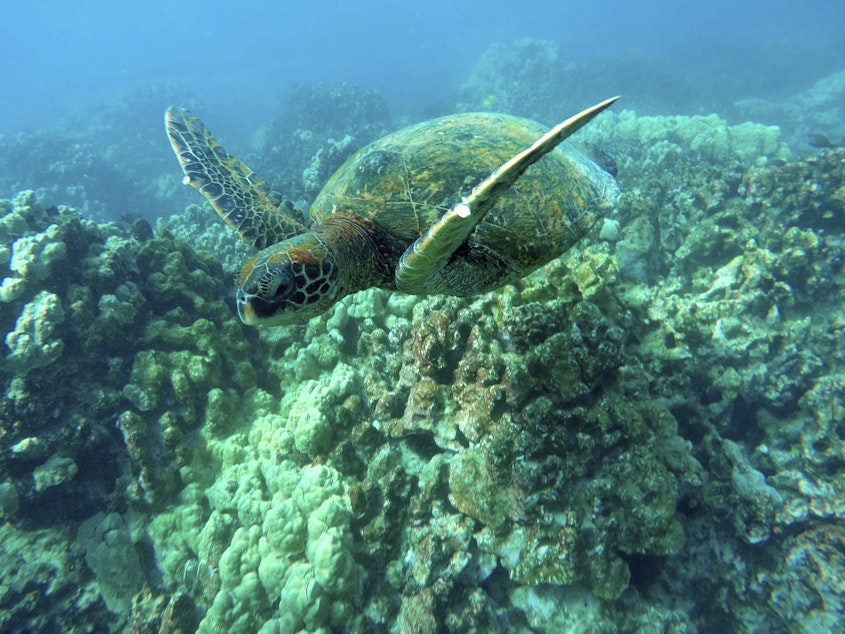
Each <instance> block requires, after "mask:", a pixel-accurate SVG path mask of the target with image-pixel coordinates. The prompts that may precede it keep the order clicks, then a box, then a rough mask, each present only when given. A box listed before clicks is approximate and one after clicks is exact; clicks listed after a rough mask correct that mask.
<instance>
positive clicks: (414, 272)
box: [395, 97, 619, 293]
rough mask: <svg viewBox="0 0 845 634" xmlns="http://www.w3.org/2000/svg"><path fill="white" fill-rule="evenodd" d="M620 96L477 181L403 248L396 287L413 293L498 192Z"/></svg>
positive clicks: (581, 114)
mask: <svg viewBox="0 0 845 634" xmlns="http://www.w3.org/2000/svg"><path fill="white" fill-rule="evenodd" d="M617 99H619V97H611V98H610V99H606V100H605V101H602V102H601V103H598V104H596V105H595V106H593V107H591V108H587V109H586V110H583V111H582V112H579V113H578V114H576V115H575V116H573V117H570V118H569V119H567V120H566V121H564V122H563V123H559V124H558V125H556V126H555V127H553V128H552V129H551V130H549V131H548V132H546V133H545V134H544V135H543V136H541V137H540V138H539V139H537V140H536V141H535V142H534V143H532V144H531V146H530V147H528V148H527V149H525V150H523V151H522V152H520V153H519V154H517V155H516V156H514V157H513V158H512V159H510V160H509V161H507V162H506V163H505V164H504V165H502V166H500V167H499V168H498V169H497V170H495V171H494V172H493V173H492V174H490V176H488V177H487V178H486V179H484V180H483V181H481V182H480V183H479V184H478V185H476V186H475V187H474V188H473V190H472V193H470V195H469V196H466V197H464V199H463V200H461V202H459V203H457V204H456V205H454V206H453V207H452V208H451V209H450V210H449V211H447V212H446V213H445V214H443V216H441V217H440V219H439V220H438V221H437V222H435V223H434V224H433V225H431V227H429V228H428V230H427V231H426V232H425V233H424V234H422V235H421V236H420V237H419V238H417V240H416V241H415V242H414V243H413V244H412V245H411V246H410V247H408V249H407V250H406V251H405V253H404V254H403V255H402V257H401V258H400V259H399V264H398V265H397V267H396V277H395V279H396V288H397V289H399V290H400V291H404V292H406V293H416V292H419V291H420V289H424V288H426V283H427V282H428V281H429V280H430V279H431V278H432V277H434V276H435V275H436V274H437V273H438V272H439V271H440V269H441V268H442V267H443V266H445V265H446V263H447V262H448V261H449V258H450V257H451V256H452V254H453V253H454V252H455V250H456V249H457V248H458V247H459V246H461V244H463V243H464V241H465V240H466V239H467V237H468V236H469V235H470V234H471V233H472V231H473V230H474V229H475V228H476V227H477V226H478V223H480V222H481V221H482V220H483V219H484V216H485V214H486V213H487V212H488V211H489V210H490V209H492V207H493V205H495V204H496V201H497V200H498V198H499V196H501V195H502V193H503V192H504V191H506V190H507V189H508V188H509V187H510V186H511V185H513V184H514V183H515V182H516V181H517V179H518V178H519V177H520V176H522V174H523V173H524V172H525V170H527V169H528V168H529V167H531V166H532V165H533V164H534V163H536V162H537V161H538V160H540V159H541V158H542V157H543V156H544V155H546V154H548V153H549V152H551V151H552V150H553V149H555V148H556V147H557V146H558V145H559V144H560V143H561V142H562V141H563V140H564V139H566V138H567V137H569V136H571V135H572V134H574V133H575V132H577V131H578V130H580V129H581V128H583V127H584V126H585V125H587V124H588V123H589V122H590V121H592V120H593V119H594V118H595V117H596V116H597V115H598V114H599V113H600V112H602V111H603V110H604V109H605V108H607V107H608V106H610V105H611V104H612V103H613V102H614V101H616V100H617Z"/></svg>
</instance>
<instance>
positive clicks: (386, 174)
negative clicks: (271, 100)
mask: <svg viewBox="0 0 845 634" xmlns="http://www.w3.org/2000/svg"><path fill="white" fill-rule="evenodd" d="M545 131H546V129H545V128H544V127H543V126H541V125H540V124H538V123H536V122H534V121H529V120H527V119H520V118H518V117H512V116H509V115H503V114H493V113H466V114H459V115H452V116H447V117H442V118H439V119H434V120H431V121H426V122H423V123H419V124H417V125H413V126H411V127H408V128H405V129H402V130H399V131H397V132H394V133H392V134H390V135H388V136H385V137H383V138H381V139H379V140H377V141H375V142H374V143H372V144H370V145H368V146H367V147H365V148H363V149H361V150H359V151H358V152H357V153H355V154H354V155H353V156H352V157H350V158H349V159H348V160H347V161H346V163H344V165H343V166H341V168H340V169H339V170H338V171H337V172H336V173H335V174H334V175H333V176H332V177H331V179H329V181H328V182H327V183H326V185H325V187H324V188H323V190H322V191H321V192H320V194H319V195H318V196H317V199H316V200H315V201H314V204H313V205H312V207H311V210H310V214H311V218H312V219H313V220H314V221H315V222H317V223H319V222H322V221H323V220H325V218H326V217H327V216H329V215H330V214H332V213H338V212H349V211H351V212H354V213H356V214H358V215H360V216H362V217H364V218H366V219H368V220H369V221H370V222H371V223H372V229H373V235H374V236H375V239H376V243H377V244H376V246H377V248H379V249H380V251H381V254H382V257H383V258H384V259H385V260H386V261H387V262H388V263H390V264H392V265H394V266H395V263H396V261H397V260H398V258H399V257H400V256H401V254H402V253H403V252H404V251H405V249H406V248H408V246H410V245H411V244H412V243H413V242H414V241H415V240H416V239H417V238H419V237H420V235H421V234H422V233H423V232H424V231H425V230H426V229H428V227H430V226H431V225H432V224H433V223H434V222H435V221H436V220H437V219H438V218H440V216H442V215H443V213H445V212H446V211H448V210H449V208H451V207H452V206H453V205H454V204H455V203H457V202H459V201H460V200H461V198H462V197H463V196H465V195H467V194H469V193H470V192H471V191H472V188H473V187H474V186H475V185H477V184H478V183H479V182H481V181H482V180H483V179H484V178H486V177H487V176H489V175H490V173H491V172H492V171H493V170H495V169H496V168H498V167H499V166H500V165H502V164H503V163H505V162H506V161H507V160H509V159H510V158H511V157H513V156H514V155H515V154H517V153H518V152H520V151H522V150H524V149H525V148H526V147H528V146H529V145H530V144H531V143H533V142H534V141H535V140H536V139H537V138H539V137H540V136H541V135H542V134H543V133H544V132H545ZM617 193H618V189H617V186H616V182H615V181H614V179H613V177H612V176H610V174H608V173H606V172H604V171H603V170H602V169H601V168H599V167H598V166H597V165H596V164H595V163H593V162H592V161H590V160H589V159H587V158H586V157H585V156H583V155H582V154H581V153H580V152H578V151H577V150H575V149H574V148H572V147H571V146H569V145H567V144H561V145H560V146H558V147H557V148H555V149H554V150H553V151H552V152H550V153H549V154H547V155H546V156H544V157H543V158H542V159H540V160H539V161H538V162H537V163H535V164H534V165H532V166H531V167H529V168H528V170H527V171H526V172H525V173H524V174H523V175H522V176H521V177H520V178H519V180H517V182H516V183H515V184H514V185H513V186H512V187H510V188H509V189H508V190H507V191H505V192H504V193H503V194H502V195H501V197H500V198H499V200H498V201H497V202H496V204H495V206H494V207H493V208H492V209H491V210H490V211H489V212H488V213H487V215H486V216H485V218H484V220H483V221H482V222H481V223H480V224H479V225H478V227H476V228H475V230H474V231H473V233H472V234H470V236H469V238H468V240H467V244H466V245H464V248H461V249H458V250H457V251H456V252H455V255H454V256H453V258H452V261H450V263H449V264H448V265H447V267H446V268H447V269H451V273H450V271H446V277H448V278H449V279H450V284H451V285H452V288H449V289H447V292H448V291H451V294H457V295H465V294H472V293H478V292H483V291H485V290H489V289H491V288H495V287H496V286H499V285H501V284H503V283H506V282H509V281H512V280H514V279H517V278H519V277H522V276H523V275H527V274H528V273H530V272H531V271H533V270H535V269H537V268H538V267H540V266H542V265H543V264H545V263H546V262H549V261H550V260H552V259H554V258H556V257H557V256H559V255H560V254H561V253H563V252H564V251H566V250H567V249H568V248H569V247H571V246H572V245H573V244H574V243H575V242H577V241H578V240H579V239H580V238H581V237H582V236H583V235H584V234H585V233H586V232H587V231H588V230H589V228H590V227H591V226H592V225H593V223H594V222H595V221H596V220H597V219H599V218H601V217H602V216H604V215H606V214H607V213H608V212H609V211H610V209H611V208H612V205H613V203H614V201H615V198H616V195H617ZM456 286H457V287H456Z"/></svg>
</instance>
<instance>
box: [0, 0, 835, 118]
mask: <svg viewBox="0 0 845 634" xmlns="http://www.w3.org/2000/svg"><path fill="white" fill-rule="evenodd" d="M844 18H845V8H843V7H842V5H841V3H838V2H823V1H814V2H813V1H808V2H797V3H796V2H788V1H786V0H778V1H775V2H762V1H761V2H757V1H754V2H745V3H736V2H729V1H726V0H719V1H716V2H702V3H691V2H687V3H681V2H673V1H671V0H662V1H656V0H648V1H640V2H614V1H612V0H599V1H596V2H589V3H578V2H568V1H562V2H551V1H538V2H528V3H525V4H524V5H514V4H513V3H512V2H505V1H502V0H494V1H490V2H475V1H470V0H458V1H457V2H443V3H437V2H426V3H410V2H392V1H388V0H384V1H369V2H358V3H336V2H331V1H329V0H290V1H286V2H245V3H242V4H239V5H238V6H237V8H235V7H233V6H232V4H231V3H229V2H221V1H217V0H214V1H210V2H200V1H196V2H189V1H183V0H182V1H175V2H165V1H163V0H151V1H149V2H142V3H107V2H99V1H97V0H83V1H81V2H75V3H72V4H67V3H60V2H50V1H48V0H39V1H36V2H28V3H23V2H19V3H12V2H9V3H6V4H5V6H4V8H3V21H2V24H0V36H2V40H3V43H4V61H3V64H2V66H0V80H2V85H3V86H5V87H6V91H7V97H6V98H4V99H3V101H2V104H0V132H1V133H4V134H13V133H15V132H18V131H22V130H32V129H41V128H45V127H49V126H50V125H51V124H53V123H56V121H57V120H59V121H60V120H61V119H62V117H63V116H64V115H66V114H67V113H68V112H69V111H72V110H73V109H75V108H78V107H80V106H83V105H89V104H92V103H97V102H98V101H102V100H108V99H111V98H115V97H116V96H117V95H118V94H119V93H120V92H121V91H126V90H130V89H133V88H138V87H141V86H145V85H149V84H158V83H162V82H172V83H173V84H175V85H176V86H177V87H179V88H181V89H184V90H185V91H186V92H188V91H190V92H191V94H196V95H197V97H198V98H199V99H201V100H202V102H203V103H204V104H206V105H207V107H208V108H209V110H213V111H214V112H216V113H219V116H221V118H222V117H227V118H229V119H231V120H232V123H233V124H235V125H236V126H237V125H238V124H237V122H241V124H240V125H242V126H243V127H244V128H246V129H247V130H248V129H249V122H250V121H260V120H261V119H262V118H264V117H266V116H268V115H269V114H270V113H271V112H272V109H273V107H274V105H275V104H276V103H277V102H278V99H279V98H280V97H281V96H282V95H284V94H285V93H286V92H287V91H289V90H290V88H291V87H292V86H294V85H296V84H314V83H320V82H329V81H356V82H360V83H362V84H363V85H365V86H367V87H370V88H373V89H376V90H378V91H380V92H381V93H382V94H384V95H385V97H386V98H387V100H388V102H389V103H390V104H391V106H392V107H393V108H394V109H395V110H396V111H410V112H416V111H418V110H419V109H420V107H421V106H422V105H423V104H426V103H430V102H438V101H442V100H448V99H449V98H450V97H451V96H452V93H454V91H455V90H456V89H457V88H458V86H459V85H460V83H461V82H462V81H463V80H464V79H465V77H466V76H467V75H468V74H469V72H470V71H471V69H472V66H473V64H474V63H475V62H476V60H477V59H478V57H479V56H480V55H481V54H482V53H483V52H484V51H485V49H486V48H487V47H488V46H490V44H492V43H496V42H502V43H504V42H508V41H514V40H518V39H521V38H526V37H530V38H539V39H549V40H551V41H553V42H554V43H555V44H557V46H558V47H559V48H560V54H561V57H562V58H563V59H565V60H566V61H567V62H569V63H572V64H579V63H584V62H590V61H593V60H596V59H603V58H608V57H611V58H613V57H624V58H628V59H630V60H644V61H647V62H649V63H654V64H657V65H658V67H659V68H660V69H661V70H662V71H664V72H666V73H667V74H668V75H670V76H674V77H680V78H685V79H688V80H689V81H690V83H691V85H692V86H696V85H699V86H702V87H704V88H705V89H706V90H707V92H708V93H709V95H710V97H711V98H712V99H713V100H714V102H716V103H730V102H731V101H732V100H735V99H738V98H747V97H761V98H768V97H771V96H783V95H785V94H788V93H789V91H796V90H800V89H801V88H806V87H808V86H809V85H811V84H812V82H814V81H815V80H817V79H819V78H820V77H823V76H824V75H825V74H827V73H829V72H831V71H832V70H834V69H838V68H839V67H840V65H841V60H842V57H843V55H845V50H843V49H845V44H843V40H842V37H841V29H840V25H841V24H842V23H843V22H845V19H844ZM606 90H607V91H609V92H611V93H612V92H614V86H612V85H608V86H607V87H606ZM637 96H638V95H636V94H629V95H627V98H628V99H629V100H630V101H629V104H630V106H629V107H633V108H637V99H636V98H637ZM663 97H664V98H665V99H666V101H667V103H670V104H671V101H672V97H673V95H671V94H667V95H664V96H663ZM676 97H677V98H678V101H679V102H680V103H682V104H684V103H685V101H684V95H676ZM686 105H687V107H688V104H686ZM235 130H236V131H238V128H237V127H235Z"/></svg>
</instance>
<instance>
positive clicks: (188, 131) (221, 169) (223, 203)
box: [164, 106, 307, 249]
mask: <svg viewBox="0 0 845 634" xmlns="http://www.w3.org/2000/svg"><path fill="white" fill-rule="evenodd" d="M164 123H165V127H166V128H167V136H168V137H169V138H170V145H171V146H173V151H174V152H175V153H176V156H177V157H178V159H179V164H180V165H181V166H182V171H183V172H185V179H184V181H183V182H184V183H185V184H186V185H191V186H193V187H195V188H196V189H197V190H198V191H199V192H200V193H201V194H202V195H203V196H205V197H206V199H208V201H209V202H210V203H211V206H212V207H214V209H215V211H216V212H217V213H218V214H220V217H221V218H223V220H225V221H226V224H227V225H229V226H230V227H232V229H234V230H235V231H237V232H238V234H239V235H240V236H241V238H243V239H244V240H245V241H246V242H248V243H249V244H251V245H253V246H254V247H256V248H258V249H263V248H264V247H266V246H267V245H270V244H274V243H276V242H279V241H281V240H285V239H286V238H289V237H291V236H293V235H296V234H298V233H302V232H303V231H305V230H306V229H307V228H306V227H305V225H303V224H302V223H301V222H299V221H298V220H297V219H296V217H294V216H293V215H292V212H290V211H288V210H287V209H286V208H285V206H284V204H283V202H282V200H281V198H280V197H279V196H278V195H276V194H274V193H273V192H271V191H270V188H269V187H267V185H266V184H265V183H264V181H263V180H261V179H260V178H258V177H257V176H256V175H255V173H254V172H253V171H252V170H251V169H249V168H248V167H247V166H246V165H244V164H243V163H242V162H241V161H239V160H238V159H236V158H235V157H234V156H230V155H229V154H228V153H227V152H226V150H225V149H223V146H222V145H220V143H218V141H217V140H216V139H215V138H214V137H213V136H211V133H210V132H209V131H208V129H207V128H206V127H205V125H204V124H203V122H202V121H200V120H199V119H198V118H197V117H195V116H194V115H193V114H191V112H190V111H188V110H185V109H184V108H177V107H175V106H171V107H170V108H168V109H167V111H166V112H165V113H164Z"/></svg>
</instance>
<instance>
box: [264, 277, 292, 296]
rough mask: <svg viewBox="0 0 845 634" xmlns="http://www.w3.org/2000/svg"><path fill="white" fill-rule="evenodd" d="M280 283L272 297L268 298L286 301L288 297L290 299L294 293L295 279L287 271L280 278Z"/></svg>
mask: <svg viewBox="0 0 845 634" xmlns="http://www.w3.org/2000/svg"><path fill="white" fill-rule="evenodd" d="M278 281H279V284H278V286H276V290H275V291H273V294H272V295H270V296H268V299H271V298H272V299H285V298H286V297H290V294H291V292H292V291H293V277H292V276H291V275H290V272H289V271H285V272H284V273H283V274H282V275H280V276H279V280H278Z"/></svg>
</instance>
